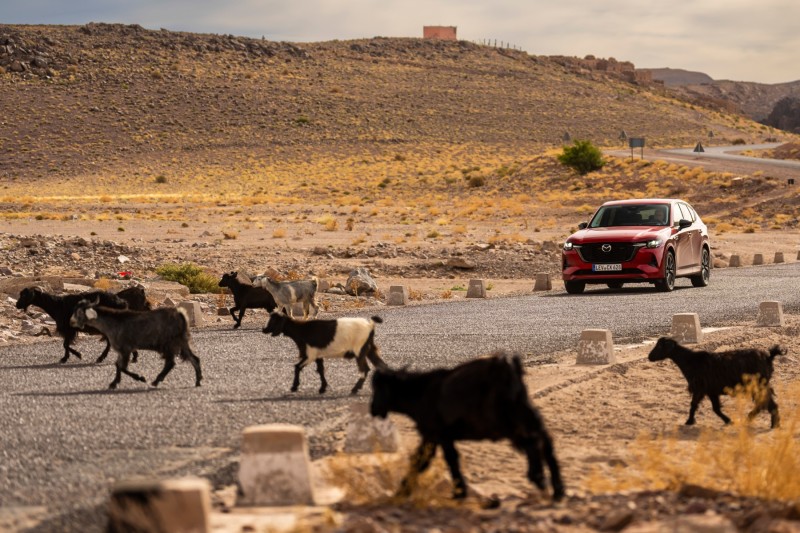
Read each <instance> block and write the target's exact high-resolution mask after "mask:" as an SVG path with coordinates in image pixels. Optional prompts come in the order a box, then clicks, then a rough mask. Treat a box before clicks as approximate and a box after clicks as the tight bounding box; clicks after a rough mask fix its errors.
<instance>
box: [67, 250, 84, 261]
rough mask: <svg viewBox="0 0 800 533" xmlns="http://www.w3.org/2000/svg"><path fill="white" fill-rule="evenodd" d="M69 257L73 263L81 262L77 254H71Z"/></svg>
mask: <svg viewBox="0 0 800 533" xmlns="http://www.w3.org/2000/svg"><path fill="white" fill-rule="evenodd" d="M69 256H70V257H71V258H72V260H73V261H80V260H81V255H80V254H79V253H77V252H72V253H71V254H69Z"/></svg>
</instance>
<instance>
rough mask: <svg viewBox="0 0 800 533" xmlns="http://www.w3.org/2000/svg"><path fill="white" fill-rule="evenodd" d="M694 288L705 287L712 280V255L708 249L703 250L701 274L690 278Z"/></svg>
mask: <svg viewBox="0 0 800 533" xmlns="http://www.w3.org/2000/svg"><path fill="white" fill-rule="evenodd" d="M689 279H691V280H692V286H693V287H705V286H707V285H708V281H709V279H711V255H710V254H709V253H708V248H703V258H702V259H701V260H700V273H699V274H698V275H696V276H692V277H691V278H689Z"/></svg>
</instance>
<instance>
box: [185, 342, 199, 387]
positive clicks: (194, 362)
mask: <svg viewBox="0 0 800 533" xmlns="http://www.w3.org/2000/svg"><path fill="white" fill-rule="evenodd" d="M181 357H182V358H183V359H184V360H186V359H188V360H189V362H190V363H191V364H192V366H193V367H194V386H195V387H199V386H200V382H201V381H203V371H202V370H200V358H199V357H197V356H196V355H195V354H194V352H193V351H192V349H191V348H189V347H188V346H187V347H185V348H181Z"/></svg>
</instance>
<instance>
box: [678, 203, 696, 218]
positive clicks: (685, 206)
mask: <svg viewBox="0 0 800 533" xmlns="http://www.w3.org/2000/svg"><path fill="white" fill-rule="evenodd" d="M681 211H683V212H684V213H686V214H687V215H688V216H687V217H686V220H691V221H692V222H696V221H697V213H695V212H694V209H692V206H690V205H689V204H681Z"/></svg>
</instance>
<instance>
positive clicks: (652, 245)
mask: <svg viewBox="0 0 800 533" xmlns="http://www.w3.org/2000/svg"><path fill="white" fill-rule="evenodd" d="M661 244H662V241H661V239H653V240H652V241H647V244H646V246H647V247H648V248H658V247H659V246H661Z"/></svg>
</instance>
